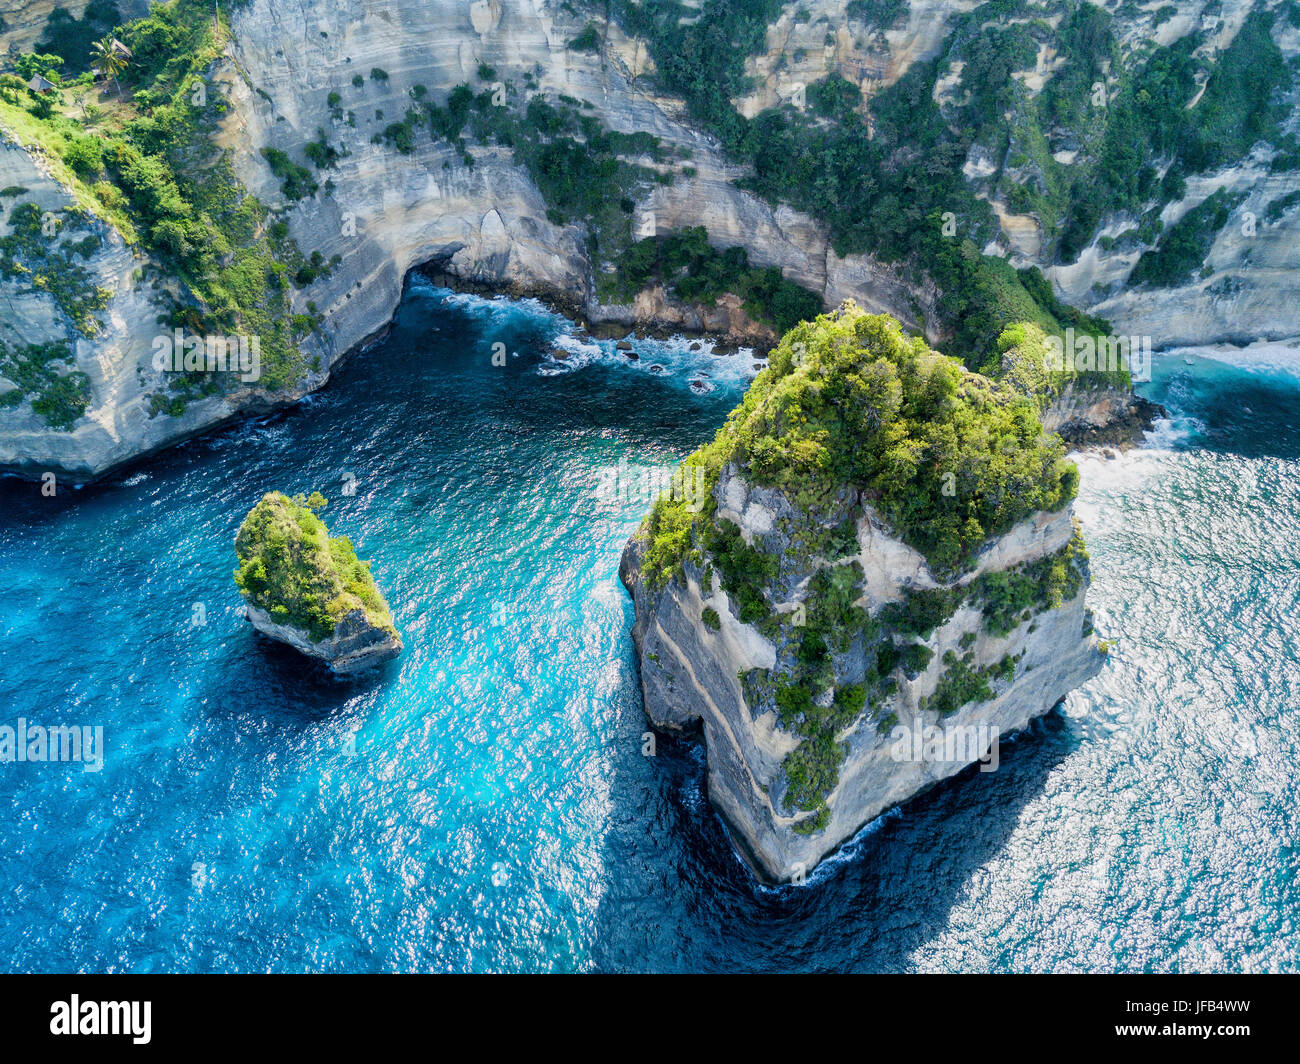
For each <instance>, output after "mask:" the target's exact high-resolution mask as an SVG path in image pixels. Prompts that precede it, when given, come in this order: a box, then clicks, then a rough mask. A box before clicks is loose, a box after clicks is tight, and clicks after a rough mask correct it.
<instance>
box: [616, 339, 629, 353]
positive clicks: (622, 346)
mask: <svg viewBox="0 0 1300 1064" xmlns="http://www.w3.org/2000/svg"><path fill="white" fill-rule="evenodd" d="M614 349H615V350H616V351H631V350H632V341H630V340H620V341H619V342H618V343H616V344H615V345H614Z"/></svg>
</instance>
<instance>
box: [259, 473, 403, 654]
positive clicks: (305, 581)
mask: <svg viewBox="0 0 1300 1064" xmlns="http://www.w3.org/2000/svg"><path fill="white" fill-rule="evenodd" d="M325 505H326V500H325V498H324V497H323V496H321V495H320V494H319V493H317V492H313V493H312V494H311V495H310V496H308V497H303V496H294V497H293V498H290V497H289V496H287V495H284V494H282V493H280V492H278V491H272V492H268V493H267V494H266V495H265V496H263V497H262V501H261V502H259V503H258V504H257V505H256V506H254V507H253V508H252V510H250V511H249V513H248V516H247V517H245V518H244V522H243V524H241V525H240V526H239V534H238V535H237V536H236V537H235V554H236V555H237V556H238V558H239V567H238V568H237V569H236V570H235V584H236V586H237V587H238V588H239V590H240V592H241V593H242V594H243V596H244V601H245V603H246V606H245V610H246V612H247V616H248V619H249V620H250V621H251V622H252V624H253V626H254V627H255V628H256V629H257V630H258V631H259V632H261V633H262V634H263V635H265V636H269V637H270V638H271V639H275V640H278V641H279V642H281V643H287V644H288V645H289V646H291V647H293V648H294V649H295V650H298V651H300V652H301V653H303V654H306V655H307V656H308V657H312V658H316V659H318V660H320V661H323V662H324V663H325V664H327V665H328V666H329V667H330V668H331V669H332V670H333V671H334V672H336V673H339V674H343V675H347V674H351V673H356V672H360V671H362V670H364V669H368V668H371V667H372V666H375V665H379V664H381V663H382V662H385V661H389V660H391V659H392V658H395V657H397V656H398V655H399V654H401V652H402V639H401V636H399V635H398V634H397V629H396V628H395V627H394V626H393V615H392V613H390V612H389V609H388V604H387V603H386V602H385V601H384V597H383V595H381V594H380V593H379V589H378V588H377V587H376V586H375V581H374V578H373V577H372V576H371V575H370V563H369V562H365V561H361V560H360V559H359V558H358V557H357V553H356V550H355V549H354V548H353V546H352V541H351V540H350V539H348V537H347V536H330V534H329V532H328V531H327V530H326V528H325V524H324V522H322V521H321V519H320V518H319V517H318V516H316V511H317V510H319V509H321V508H322V507H324V506H325Z"/></svg>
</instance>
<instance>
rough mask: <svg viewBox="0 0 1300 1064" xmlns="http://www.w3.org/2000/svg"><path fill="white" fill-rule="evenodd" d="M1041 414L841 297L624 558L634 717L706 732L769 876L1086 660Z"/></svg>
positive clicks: (795, 343)
mask: <svg viewBox="0 0 1300 1064" xmlns="http://www.w3.org/2000/svg"><path fill="white" fill-rule="evenodd" d="M1038 411H1039V405H1038V403H1037V402H1036V401H1035V399H1034V398H1033V397H1032V396H1028V395H1026V394H1025V392H1024V390H1023V389H1017V388H1016V387H1014V386H1013V385H1011V384H1010V383H1007V382H1005V381H994V380H991V379H989V378H988V377H985V376H982V375H979V374H975V373H970V372H968V371H966V370H965V369H964V368H963V367H962V365H961V364H960V363H959V362H958V361H957V360H956V359H953V358H949V357H946V356H944V355H942V354H939V353H937V352H935V351H932V350H931V349H930V348H929V347H928V346H927V345H926V343H925V342H924V340H922V339H919V338H909V337H907V336H905V335H904V334H903V332H902V330H901V328H900V327H899V324H898V322H897V321H895V320H894V319H892V318H889V317H887V316H883V315H880V316H875V315H869V314H867V313H865V312H863V311H862V310H860V309H859V308H857V307H856V306H854V305H853V304H851V303H846V304H845V305H844V306H843V307H842V308H840V310H838V311H836V312H834V313H832V314H829V315H824V316H822V317H820V318H818V319H817V320H816V321H814V322H807V323H804V324H801V325H798V326H796V327H795V328H794V329H792V330H791V331H790V332H789V333H788V334H787V335H786V336H785V338H784V339H783V340H782V342H781V344H780V345H779V346H778V347H777V348H776V349H775V350H774V351H773V352H772V355H771V360H770V367H769V368H768V369H767V370H766V371H764V372H763V373H761V374H760V375H759V376H758V377H757V378H756V379H755V381H754V384H753V385H752V386H751V388H750V390H749V392H748V393H747V394H746V396H745V398H744V400H743V402H742V403H741V405H740V406H739V407H737V408H736V410H735V411H733V412H732V414H731V416H730V418H729V419H728V421H727V423H726V424H725V425H724V426H723V427H722V429H721V430H719V432H718V434H717V436H716V438H715V439H714V440H713V442H711V443H709V444H706V445H705V446H704V447H702V448H700V449H699V450H698V451H697V452H696V453H695V454H693V455H692V456H690V457H689V458H688V459H687V460H686V462H685V463H684V464H683V466H682V471H681V476H680V479H679V481H678V483H677V484H676V485H675V487H674V490H672V491H670V492H668V493H665V495H663V496H662V497H661V498H660V499H659V500H658V501H657V502H656V504H655V506H654V509H653V510H652V512H651V513H650V515H649V516H648V517H647V518H646V520H645V522H644V523H643V524H642V526H641V528H640V530H639V531H638V532H637V534H636V535H635V536H634V537H633V538H632V540H631V541H630V542H629V543H628V546H627V549H626V550H625V552H624V555H623V561H622V566H621V574H622V577H623V580H624V583H626V584H627V586H628V588H629V590H630V591H631V592H632V595H633V598H634V600H635V603H636V626H635V629H634V632H633V635H634V638H635V642H636V646H637V652H638V656H639V660H640V671H641V683H642V688H643V691H644V695H645V707H646V712H647V714H648V715H649V717H650V719H651V721H652V722H653V723H655V724H656V725H657V726H660V727H667V728H677V729H685V728H693V727H696V726H700V725H702V728H703V734H704V739H705V742H706V744H707V748H708V777H709V796H710V798H711V800H712V802H713V804H714V805H715V807H716V808H717V809H718V811H719V812H720V813H721V814H722V816H723V817H724V819H725V820H726V821H727V823H728V824H729V826H730V827H731V829H732V835H733V838H734V839H735V841H736V843H737V846H738V848H739V849H740V851H741V853H742V854H743V855H744V856H745V857H746V858H747V859H748V860H749V862H750V863H751V865H752V866H753V867H754V868H755V870H756V871H757V872H758V873H759V874H760V875H761V876H762V877H763V878H765V879H768V880H773V881H786V880H790V879H793V878H799V877H800V876H801V875H802V874H805V873H806V872H808V871H811V870H812V868H813V867H814V866H815V865H816V864H817V863H818V862H819V861H820V860H821V859H822V858H823V857H825V856H826V855H827V854H828V853H830V852H832V851H833V850H834V849H835V848H836V847H838V846H839V845H840V844H841V843H843V842H844V841H845V840H847V839H849V838H851V837H852V836H853V835H854V834H855V833H856V832H857V831H858V830H859V829H861V828H862V827H863V826H864V825H866V824H867V823H869V822H870V821H871V820H873V819H874V818H876V817H877V816H879V815H880V814H881V813H882V812H884V811H885V810H887V809H889V808H890V807H891V806H894V805H897V804H898V803H900V802H902V801H904V800H906V799H907V798H909V797H910V796H912V795H914V794H916V793H918V792H919V791H921V790H923V789H925V788H926V787H929V786H931V785H933V784H934V783H935V782H937V781H938V780H940V779H943V778H945V777H947V776H951V775H953V774H955V773H957V772H959V771H961V770H962V769H963V768H965V767H966V766H967V765H970V764H973V763H974V762H976V761H985V760H986V755H987V754H989V753H990V740H991V742H992V744H994V746H995V744H996V742H997V737H998V736H999V735H1008V734H1010V733H1012V732H1014V731H1017V730H1019V729H1021V728H1023V727H1024V726H1025V725H1026V724H1027V723H1028V722H1029V721H1030V720H1031V719H1032V718H1034V717H1036V716H1038V715H1040V714H1043V713H1046V712H1047V711H1048V710H1050V709H1051V708H1052V707H1053V706H1054V705H1056V703H1057V702H1059V701H1060V700H1061V699H1062V698H1063V697H1064V696H1065V695H1066V694H1067V693H1068V692H1069V691H1070V690H1071V689H1072V688H1074V687H1076V686H1078V685H1079V684H1081V683H1083V682H1084V681H1086V680H1087V679H1089V678H1090V677H1091V676H1093V675H1094V674H1095V673H1096V672H1097V671H1098V669H1099V668H1100V666H1101V662H1102V661H1103V653H1102V651H1101V649H1100V648H1099V647H1098V646H1097V645H1095V643H1094V639H1093V637H1092V622H1091V617H1090V614H1089V612H1088V610H1087V609H1086V607H1085V605H1084V595H1085V592H1086V590H1087V586H1088V556H1087V554H1086V552H1085V550H1084V546H1083V540H1082V537H1081V535H1080V533H1079V530H1078V528H1077V527H1076V525H1075V523H1074V521H1073V519H1072V517H1071V502H1072V500H1073V498H1074V495H1075V491H1076V487H1077V484H1078V473H1077V471H1076V469H1075V467H1074V466H1073V465H1072V464H1071V463H1070V462H1068V461H1067V460H1066V459H1065V456H1064V447H1063V445H1062V443H1061V441H1060V439H1059V438H1058V437H1056V436H1054V435H1049V434H1047V433H1045V432H1044V430H1043V428H1042V424H1041V422H1040V420H1039V416H1038ZM958 729H961V731H960V732H959V731H958ZM981 729H982V730H981ZM922 732H924V733H925V736H926V740H925V741H924V742H920V741H917V737H918V735H919V734H920V733H922ZM962 732H964V733H965V734H966V735H967V736H975V737H976V741H974V742H969V741H966V742H963V743H962V744H961V745H957V744H950V743H948V742H947V741H941V742H932V741H931V740H932V739H933V738H934V737H935V736H940V737H942V738H943V739H945V740H946V737H949V736H952V735H954V734H957V735H961V734H962ZM991 754H992V756H991V757H988V759H987V760H988V761H991V763H992V765H993V767H996V760H995V759H996V749H993V750H992V751H991ZM972 785H974V784H972Z"/></svg>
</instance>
